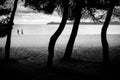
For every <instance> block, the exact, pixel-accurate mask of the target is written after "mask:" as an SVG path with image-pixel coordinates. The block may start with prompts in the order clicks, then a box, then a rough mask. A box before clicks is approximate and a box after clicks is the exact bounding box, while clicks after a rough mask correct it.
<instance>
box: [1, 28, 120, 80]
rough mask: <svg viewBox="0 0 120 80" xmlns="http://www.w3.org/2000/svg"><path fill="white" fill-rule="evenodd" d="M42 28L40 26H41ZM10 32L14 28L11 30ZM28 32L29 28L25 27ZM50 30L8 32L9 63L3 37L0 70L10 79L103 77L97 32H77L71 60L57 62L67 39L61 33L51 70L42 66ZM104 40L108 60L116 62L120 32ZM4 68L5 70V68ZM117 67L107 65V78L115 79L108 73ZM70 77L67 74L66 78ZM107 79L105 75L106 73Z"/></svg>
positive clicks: (45, 58) (96, 79)
mask: <svg viewBox="0 0 120 80" xmlns="http://www.w3.org/2000/svg"><path fill="white" fill-rule="evenodd" d="M43 30H44V29H43ZM13 31H14V30H13ZM28 31H30V30H28ZM52 33H53V31H52V32H51V33H50V34H44V35H43V34H39V35H36V33H34V35H31V34H32V33H30V34H27V31H26V32H25V33H24V35H17V33H14V34H12V39H11V51H10V58H11V62H9V63H8V64H6V63H4V62H3V61H2V60H4V50H5V49H4V46H5V41H6V38H1V39H0V43H1V45H0V60H1V63H0V64H1V65H2V66H0V69H1V72H2V71H3V72H5V73H4V74H3V75H5V74H6V73H7V75H10V78H11V79H12V78H13V79H17V80H21V79H29V80H39V79H42V80H49V79H51V80H56V79H57V80H61V79H63V80H64V79H69V80H73V79H75V80H77V78H78V79H82V80H88V79H93V80H103V78H104V77H103V76H104V74H103V73H104V69H103V65H102V62H103V55H102V46H101V38H100V34H78V35H77V38H76V41H75V44H74V49H73V55H72V58H73V60H72V61H70V62H61V59H62V58H63V55H64V52H65V48H66V45H67V42H68V40H69V36H70V34H68V32H67V33H65V34H62V35H61V36H60V37H59V39H58V41H57V43H56V46H55V54H54V60H53V63H54V64H53V65H54V69H53V70H47V69H46V68H45V66H46V64H47V57H48V43H49V40H50V37H51V35H52ZM107 38H108V43H109V47H110V49H109V51H110V54H109V55H110V60H111V63H112V64H114V65H117V64H118V63H119V62H120V35H119V34H108V35H107ZM6 68H7V70H6ZM118 68H119V66H114V67H112V68H110V69H111V70H110V72H109V74H108V75H109V78H112V77H113V78H115V77H116V76H117V75H116V74H117V73H115V75H116V76H110V75H112V73H113V72H116V71H118V72H119V69H118ZM70 76H71V77H70ZM106 78H107V79H108V76H106Z"/></svg>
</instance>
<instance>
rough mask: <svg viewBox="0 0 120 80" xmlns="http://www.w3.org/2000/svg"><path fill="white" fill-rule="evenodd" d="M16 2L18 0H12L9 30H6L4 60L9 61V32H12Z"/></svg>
mask: <svg viewBox="0 0 120 80" xmlns="http://www.w3.org/2000/svg"><path fill="white" fill-rule="evenodd" d="M17 2H18V0H15V1H14V6H13V10H12V13H11V17H10V22H9V23H8V27H9V30H8V34H7V41H6V45H5V60H6V61H9V59H10V45H11V32H12V26H13V20H14V16H15V12H16V9H17Z"/></svg>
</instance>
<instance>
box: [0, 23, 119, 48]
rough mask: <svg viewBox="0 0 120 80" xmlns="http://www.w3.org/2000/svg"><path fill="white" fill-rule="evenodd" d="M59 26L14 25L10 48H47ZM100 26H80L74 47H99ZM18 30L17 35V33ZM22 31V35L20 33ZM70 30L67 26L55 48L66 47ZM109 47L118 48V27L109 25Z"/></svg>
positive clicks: (3, 42) (2, 41) (2, 44)
mask: <svg viewBox="0 0 120 80" xmlns="http://www.w3.org/2000/svg"><path fill="white" fill-rule="evenodd" d="M58 26H59V25H27V24H25V25H15V26H14V27H13V30H12V40H11V46H12V47H41V46H42V47H43V46H44V47H48V43H49V40H50V37H51V36H52V35H53V34H54V32H55V31H56V30H57V28H58ZM101 28H102V25H80V26H79V30H78V35H77V37H76V41H75V45H74V46H84V47H96V46H101V38H100V32H101ZM17 30H19V34H18V32H17ZM22 30H23V34H22V33H21V32H22ZM71 30H72V25H67V26H66V27H65V29H64V31H63V32H62V34H61V36H60V37H59V39H58V40H57V43H56V46H64V47H65V46H66V45H67V42H68V40H69V37H70V34H71ZM107 34H108V35H107V38H108V42H109V44H110V46H120V25H110V26H109V28H108V32H107ZM5 42H6V37H5V38H0V47H3V46H5Z"/></svg>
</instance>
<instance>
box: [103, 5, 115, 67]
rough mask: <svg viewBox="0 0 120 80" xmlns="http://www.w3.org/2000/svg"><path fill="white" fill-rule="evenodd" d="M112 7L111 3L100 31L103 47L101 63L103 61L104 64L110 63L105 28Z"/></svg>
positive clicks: (109, 18)
mask: <svg viewBox="0 0 120 80" xmlns="http://www.w3.org/2000/svg"><path fill="white" fill-rule="evenodd" d="M113 9H114V5H111V7H110V8H109V10H108V13H107V16H106V20H105V23H104V25H103V27H102V31H101V43H102V48H103V63H104V65H109V64H110V58H109V44H108V42H107V29H108V26H109V22H110V20H111V16H112V13H113Z"/></svg>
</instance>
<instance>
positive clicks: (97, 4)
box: [63, 0, 117, 64]
mask: <svg viewBox="0 0 120 80" xmlns="http://www.w3.org/2000/svg"><path fill="white" fill-rule="evenodd" d="M116 2H117V1H110V0H106V1H104V0H98V1H94V2H90V1H89V0H84V2H83V4H84V3H85V4H84V5H82V7H87V9H88V10H89V11H90V15H91V16H92V18H93V19H94V20H96V21H98V20H99V19H101V18H98V19H97V18H96V17H94V15H93V12H92V11H91V9H102V10H107V9H109V10H108V14H107V17H106V20H105V23H104V25H103V28H102V32H101V43H102V47H103V63H105V64H107V63H109V62H110V59H109V55H108V54H109V50H108V49H109V46H108V43H107V38H106V31H107V28H108V25H109V22H110V18H111V16H112V12H113V9H114V6H115V4H116ZM77 11H78V10H77ZM79 15H81V14H79ZM74 25H75V24H74ZM76 25H77V23H76ZM74 31H75V30H74V28H73V30H72V34H71V37H70V39H69V42H68V44H67V48H66V51H65V55H64V58H63V59H64V60H70V59H71V55H72V49H73V45H74V41H75V37H76V34H77V28H76V32H74Z"/></svg>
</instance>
